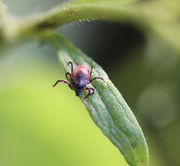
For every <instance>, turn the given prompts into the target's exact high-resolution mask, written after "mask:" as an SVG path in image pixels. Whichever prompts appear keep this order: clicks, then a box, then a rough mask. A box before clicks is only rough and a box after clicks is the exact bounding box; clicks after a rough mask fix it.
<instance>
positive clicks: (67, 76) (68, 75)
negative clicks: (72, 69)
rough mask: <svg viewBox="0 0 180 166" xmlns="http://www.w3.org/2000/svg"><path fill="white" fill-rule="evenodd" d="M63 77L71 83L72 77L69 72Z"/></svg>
mask: <svg viewBox="0 0 180 166" xmlns="http://www.w3.org/2000/svg"><path fill="white" fill-rule="evenodd" d="M65 76H66V79H67V80H69V79H70V80H71V81H73V79H72V75H71V74H70V73H69V72H67V73H66V75H65Z"/></svg>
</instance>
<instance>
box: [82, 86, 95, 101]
mask: <svg viewBox="0 0 180 166" xmlns="http://www.w3.org/2000/svg"><path fill="white" fill-rule="evenodd" d="M84 89H85V90H88V94H87V95H86V96H85V97H84V99H87V98H88V97H89V96H91V95H93V94H94V91H95V90H94V88H87V87H86V88H84ZM91 90H92V91H91Z"/></svg>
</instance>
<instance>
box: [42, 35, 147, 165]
mask: <svg viewBox="0 0 180 166" xmlns="http://www.w3.org/2000/svg"><path fill="white" fill-rule="evenodd" d="M45 40H46V41H48V42H49V43H50V44H51V45H52V46H53V47H54V48H55V49H56V51H57V55H58V58H59V60H60V63H61V64H62V65H63V67H64V69H65V72H67V71H70V69H69V67H67V63H68V62H69V61H72V62H73V63H74V64H75V65H79V64H86V65H87V66H90V64H91V61H92V60H91V58H89V57H87V56H86V55H85V54H84V53H82V52H81V51H80V50H79V49H77V48H75V47H74V46H73V45H72V44H71V43H70V42H69V41H67V40H66V39H64V38H63V37H62V36H60V35H58V34H52V35H48V36H46V37H45ZM95 76H101V77H103V78H104V80H105V81H101V80H100V81H95V82H94V83H93V84H91V85H88V86H89V87H94V88H95V89H96V91H95V94H94V95H93V96H91V97H89V98H88V99H86V100H84V98H83V96H84V95H85V94H84V93H83V94H82V97H80V98H81V100H82V102H83V103H84V104H85V106H86V108H87V109H88V111H89V113H90V115H91V117H92V119H93V120H94V122H95V123H96V124H97V125H98V126H99V128H100V129H101V130H102V132H103V133H104V134H105V135H106V136H107V137H108V138H109V139H110V140H111V141H112V142H113V144H114V145H115V146H116V147H117V148H118V149H119V150H120V151H121V153H122V154H123V156H124V158H125V159H126V161H127V162H128V163H129V165H130V166H147V163H148V149H147V144H146V141H145V138H144V136H143V133H142V131H141V128H140V126H139V124H138V122H137V120H136V118H135V116H134V115H133V113H132V112H131V110H130V108H129V107H128V105H127V103H126V102H125V101H124V99H123V97H122V96H121V94H120V93H119V91H118V90H117V89H116V87H115V86H114V85H113V83H112V82H111V81H110V80H109V78H108V76H107V74H106V73H105V72H104V70H103V69H102V68H101V67H100V66H99V65H98V64H97V63H94V70H93V77H95Z"/></svg>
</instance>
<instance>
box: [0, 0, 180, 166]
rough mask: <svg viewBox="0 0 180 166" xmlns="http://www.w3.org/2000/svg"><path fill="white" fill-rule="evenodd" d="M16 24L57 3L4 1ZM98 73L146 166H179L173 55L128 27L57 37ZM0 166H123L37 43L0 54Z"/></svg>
mask: <svg viewBox="0 0 180 166" xmlns="http://www.w3.org/2000/svg"><path fill="white" fill-rule="evenodd" d="M4 2H5V3H6V4H7V6H8V8H9V10H10V11H11V12H12V13H14V14H16V15H20V16H24V15H29V14H30V15H36V14H38V13H41V12H42V11H46V10H48V9H49V8H51V7H53V6H55V5H57V4H59V3H60V2H64V1H60V0H51V1H48V0H31V1H29V0H13V1H12V0H4ZM58 31H59V32H61V33H63V34H64V35H65V36H66V37H67V38H69V39H70V40H71V41H73V42H74V44H75V45H76V46H77V47H79V48H80V49H82V50H83V51H84V52H85V53H86V54H88V55H89V56H91V57H92V58H93V59H94V60H95V61H97V62H98V63H99V64H100V65H102V66H103V68H104V69H105V71H106V72H107V73H108V75H109V77H110V78H111V80H112V81H113V82H114V84H115V85H116V86H117V87H118V89H119V90H120V92H121V93H122V95H123V96H124V98H125V100H126V101H127V103H128V104H129V106H130V107H131V108H132V110H133V112H134V114H135V115H136V117H137V119H138V121H139V123H140V125H141V127H142V129H143V131H144V134H145V136H146V139H147V142H148V145H149V149H150V165H151V166H179V165H180V158H179V155H180V150H179V149H180V144H179V140H180V116H179V110H180V102H179V97H180V93H179V91H180V86H179V85H180V76H179V68H180V67H179V66H180V58H179V52H178V51H176V50H175V49H173V48H172V47H171V46H170V45H168V43H167V42H166V41H165V40H163V39H161V38H159V37H158V36H155V35H154V36H153V35H151V36H150V35H145V34H143V33H142V32H141V31H140V30H139V29H137V28H135V27H134V26H133V25H130V24H124V23H118V24H117V23H113V22H105V21H97V20H96V21H82V22H74V23H70V24H68V25H64V26H63V27H61V28H59V29H58ZM0 78H1V81H0V166H118V165H120V166H127V164H126V162H125V161H124V159H123V157H122V155H121V154H120V152H119V151H118V150H117V148H116V147H115V146H114V145H112V143H111V142H110V141H109V140H108V139H107V138H106V137H105V136H104V135H103V134H102V133H101V131H100V129H98V128H97V126H96V125H95V124H94V123H93V121H92V120H91V118H90V116H89V115H88V112H87V110H86V109H85V107H84V105H83V104H82V103H81V102H80V100H79V99H78V98H77V97H75V96H74V92H73V91H71V90H70V89H69V88H68V87H67V86H66V85H63V84H62V85H61V86H58V87H56V88H52V84H53V83H54V82H55V81H56V80H57V79H63V78H65V77H64V73H63V71H62V68H61V67H60V66H59V64H58V60H57V57H56V55H55V52H54V51H53V50H52V49H51V48H50V47H48V46H47V45H42V44H40V43H38V42H37V41H27V42H23V43H20V44H18V45H14V46H11V47H10V48H8V49H3V50H1V56H0Z"/></svg>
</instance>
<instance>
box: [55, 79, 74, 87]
mask: <svg viewBox="0 0 180 166" xmlns="http://www.w3.org/2000/svg"><path fill="white" fill-rule="evenodd" d="M60 82H63V83H65V84H68V86H69V87H70V88H71V89H73V87H74V86H73V85H72V84H71V83H69V82H68V81H66V80H57V81H56V82H55V84H54V85H53V87H55V86H56V85H57V84H58V83H60Z"/></svg>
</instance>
